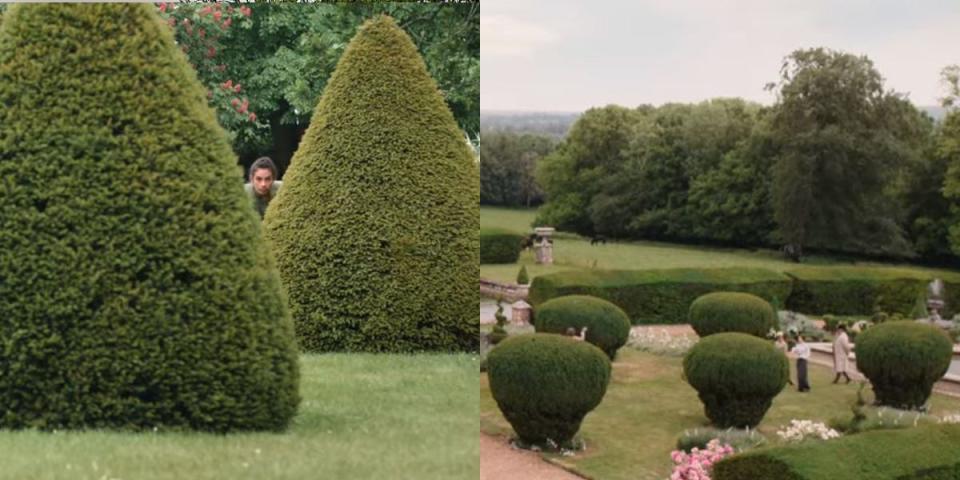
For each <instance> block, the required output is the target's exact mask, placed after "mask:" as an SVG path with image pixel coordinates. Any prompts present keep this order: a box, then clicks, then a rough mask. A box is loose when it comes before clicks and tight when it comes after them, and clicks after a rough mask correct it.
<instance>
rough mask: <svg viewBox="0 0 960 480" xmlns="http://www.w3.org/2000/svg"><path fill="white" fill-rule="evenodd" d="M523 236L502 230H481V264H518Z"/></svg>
mask: <svg viewBox="0 0 960 480" xmlns="http://www.w3.org/2000/svg"><path fill="white" fill-rule="evenodd" d="M523 238H524V236H523V235H520V234H519V233H516V232H511V231H510V230H504V229H500V228H481V229H480V264H487V263H516V261H517V259H518V258H520V249H521V245H522V243H523Z"/></svg>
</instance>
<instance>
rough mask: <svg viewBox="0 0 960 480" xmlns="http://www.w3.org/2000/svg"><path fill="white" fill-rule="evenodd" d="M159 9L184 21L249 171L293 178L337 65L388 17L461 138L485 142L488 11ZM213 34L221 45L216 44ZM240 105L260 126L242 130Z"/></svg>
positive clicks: (470, 7)
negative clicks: (361, 31) (231, 91)
mask: <svg viewBox="0 0 960 480" xmlns="http://www.w3.org/2000/svg"><path fill="white" fill-rule="evenodd" d="M158 9H160V10H162V11H163V14H164V15H167V16H168V17H169V18H173V19H174V20H175V21H174V26H175V30H176V35H177V39H178V40H189V41H186V42H182V43H181V46H182V47H184V48H185V49H186V52H187V54H188V55H189V56H190V58H191V59H192V60H193V63H194V65H195V67H196V69H197V74H198V76H199V77H200V79H201V81H202V82H203V83H204V85H206V86H207V89H208V90H209V91H210V92H212V93H213V94H214V96H213V97H212V98H211V104H212V105H213V106H215V107H217V109H218V111H219V112H220V116H221V120H223V119H224V118H226V119H227V120H230V121H229V122H228V123H225V126H226V127H227V128H228V130H229V131H230V132H231V133H232V134H233V135H234V140H233V146H234V149H235V150H236V151H237V152H238V153H239V154H240V155H241V157H242V159H243V160H244V162H245V164H249V162H250V161H252V160H253V159H254V158H256V157H258V156H260V155H263V154H268V155H270V156H271V157H273V158H274V160H275V161H276V162H277V166H278V167H279V169H280V171H281V173H283V172H285V171H286V169H287V165H288V162H289V160H290V158H291V156H292V155H293V152H294V151H295V150H296V147H297V144H298V143H299V141H300V137H301V135H303V132H304V131H305V130H306V128H307V127H308V126H309V124H310V122H311V113H312V112H314V109H315V107H316V104H317V102H318V101H319V99H320V94H321V92H322V91H323V89H324V88H325V87H326V85H327V83H328V82H329V80H330V77H331V75H332V73H333V71H334V68H335V66H336V65H337V61H338V59H339V58H340V56H341V55H342V54H343V52H344V50H345V48H346V46H347V44H348V43H349V41H350V39H351V38H352V37H353V35H354V33H355V32H356V30H357V27H358V26H359V25H360V24H361V23H363V22H364V21H365V20H366V19H369V18H372V17H374V16H376V15H379V14H387V15H390V16H391V17H393V18H395V19H396V20H397V22H398V23H399V25H400V26H401V28H403V29H404V30H405V31H407V32H408V33H409V35H411V36H412V37H413V41H414V43H415V44H416V45H417V47H418V50H419V52H420V54H421V55H422V57H423V58H424V60H425V62H426V65H427V69H428V70H429V72H430V74H431V76H432V77H433V78H434V79H436V81H437V83H438V84H439V88H440V89H441V92H442V95H443V98H444V101H445V103H446V104H447V106H448V107H449V109H450V110H451V111H452V113H453V115H454V118H455V119H456V120H457V124H458V125H459V126H460V129H461V130H462V131H463V132H466V133H467V134H468V135H470V137H471V138H474V139H476V138H477V137H478V135H479V131H480V123H479V122H480V114H479V111H480V110H479V108H480V5H479V2H463V3H419V2H375V3H374V2H370V3H367V2H363V3H361V2H357V3H350V4H338V5H334V4H327V3H250V4H246V5H237V4H229V3H166V4H158ZM241 10H242V11H241ZM205 11H206V12H207V13H203V12H205ZM215 15H216V18H215V17H214V16H215ZM184 20H186V23H185V22H184ZM225 24H226V25H225ZM224 25H225V26H224ZM201 29H202V31H203V32H204V33H203V34H201V33H200V32H201ZM214 34H216V35H218V36H219V38H216V39H211V38H210V37H211V36H212V35H214ZM201 35H202V37H201ZM211 41H212V42H213V43H212V44H211ZM211 48H212V50H211ZM227 80H231V85H232V86H233V87H234V88H235V86H236V85H238V84H240V85H242V90H241V91H240V92H235V93H237V95H236V97H238V103H239V104H238V105H233V104H232V103H231V101H232V100H233V98H226V99H225V100H224V99H221V98H220V97H219V95H220V93H221V88H220V86H221V85H222V84H223V83H224V82H226V81H227ZM236 97H235V98H236ZM244 101H246V103H244ZM238 106H244V107H246V108H245V110H246V111H248V112H256V118H255V119H254V120H250V119H249V114H247V115H245V116H244V117H243V118H241V117H239V116H237V118H236V119H235V120H236V121H233V117H234V116H236V109H237V107H238ZM244 118H246V120H245V121H244Z"/></svg>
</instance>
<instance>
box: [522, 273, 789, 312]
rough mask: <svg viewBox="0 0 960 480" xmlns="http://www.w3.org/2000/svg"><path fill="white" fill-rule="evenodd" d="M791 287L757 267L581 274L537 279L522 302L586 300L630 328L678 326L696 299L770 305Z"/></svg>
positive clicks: (551, 275)
mask: <svg viewBox="0 0 960 480" xmlns="http://www.w3.org/2000/svg"><path fill="white" fill-rule="evenodd" d="M790 285H791V282H790V278H789V277H787V276H786V275H783V274H780V273H777V272H772V271H769V270H764V269H760V268H739V267H735V268H706V269H704V268H674V269H666V270H590V271H582V270H581V271H567V272H558V273H551V274H547V275H538V276H536V277H535V278H534V279H533V284H532V285H531V286H530V296H529V299H528V300H527V301H529V302H530V304H531V305H533V306H534V308H537V307H538V306H539V305H540V304H541V303H543V302H546V301H547V300H550V299H551V298H556V297H562V296H565V295H591V296H594V297H599V298H602V299H604V300H607V301H609V302H612V303H614V304H615V305H616V306H618V307H620V308H622V309H623V311H624V312H627V316H628V317H630V320H631V322H632V323H633V324H634V325H640V324H661V323H666V324H678V323H687V318H688V315H689V312H690V304H691V303H693V301H694V300H696V299H697V297H700V296H701V295H704V294H707V293H710V292H717V291H737V292H746V293H752V294H754V295H756V296H758V297H761V298H764V299H767V300H769V299H773V298H786V297H787V296H788V295H789V294H790Z"/></svg>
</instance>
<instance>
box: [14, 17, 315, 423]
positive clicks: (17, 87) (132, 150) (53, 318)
mask: <svg viewBox="0 0 960 480" xmlns="http://www.w3.org/2000/svg"><path fill="white" fill-rule="evenodd" d="M5 17H6V18H5V21H4V23H3V25H2V27H0V105H4V108H0V178H2V180H0V211H2V212H3V214H2V215H0V252H2V253H0V298H2V299H3V301H2V302H0V344H2V345H3V349H2V350H0V403H2V405H4V414H3V415H2V416H0V426H2V427H4V428H42V429H59V428H133V429H146V428H152V427H171V428H192V429H199V430H209V431H216V432H224V431H230V430H260V429H269V430H280V429H283V428H285V427H286V425H287V424H288V423H289V422H290V420H291V419H292V417H293V416H294V414H295V413H296V406H297V403H298V400H299V399H298V393H297V385H298V371H297V370H298V367H297V354H296V350H295V346H294V343H293V325H292V322H291V319H290V315H289V313H288V311H287V309H286V306H285V302H284V298H283V294H282V291H281V286H280V280H279V276H278V274H277V271H276V269H275V267H274V266H273V264H272V260H271V259H270V256H269V255H268V252H267V249H266V245H265V243H264V242H263V241H262V239H261V237H260V228H259V221H258V219H257V218H256V214H255V213H254V212H253V210H252V209H250V207H249V205H248V200H247V199H246V197H245V195H244V193H243V189H242V188H241V181H240V178H239V175H238V171H237V169H236V165H235V164H236V157H235V156H234V154H233V152H232V151H231V150H230V145H229V143H228V141H227V137H226V135H225V133H224V131H223V129H222V128H221V127H220V126H218V125H217V122H216V119H215V117H214V114H213V112H212V111H211V110H210V109H209V108H208V107H207V106H206V104H205V102H204V99H205V91H204V89H203V87H202V86H201V85H200V84H199V83H198V82H197V80H196V76H195V75H194V73H193V72H192V71H191V70H190V67H189V66H188V65H187V62H186V61H185V58H184V56H183V55H182V54H180V53H179V52H177V50H176V46H175V45H174V41H173V37H172V36H171V32H170V30H169V28H168V27H167V26H166V25H164V24H163V22H162V20H161V19H160V18H158V17H157V14H156V13H155V10H154V9H153V7H152V6H150V5H147V4H131V3H105V4H78V3H75V4H29V5H16V6H13V7H11V9H10V10H9V11H8V12H7V13H6V15H5Z"/></svg>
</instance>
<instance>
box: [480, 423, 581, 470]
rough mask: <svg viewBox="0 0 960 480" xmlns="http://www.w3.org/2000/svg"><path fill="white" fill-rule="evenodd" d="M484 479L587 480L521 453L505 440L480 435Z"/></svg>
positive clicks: (537, 456)
mask: <svg viewBox="0 0 960 480" xmlns="http://www.w3.org/2000/svg"><path fill="white" fill-rule="evenodd" d="M480 480H583V478H582V477H579V476H577V475H574V474H572V473H570V472H568V471H566V470H564V469H562V468H560V467H558V466H556V465H553V464H550V463H547V462H546V461H544V460H543V459H542V458H540V455H538V454H537V453H535V452H529V451H526V450H518V449H515V448H513V447H511V446H510V445H509V444H507V443H506V441H504V440H503V439H502V438H499V437H493V436H490V435H486V434H483V433H481V434H480Z"/></svg>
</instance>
